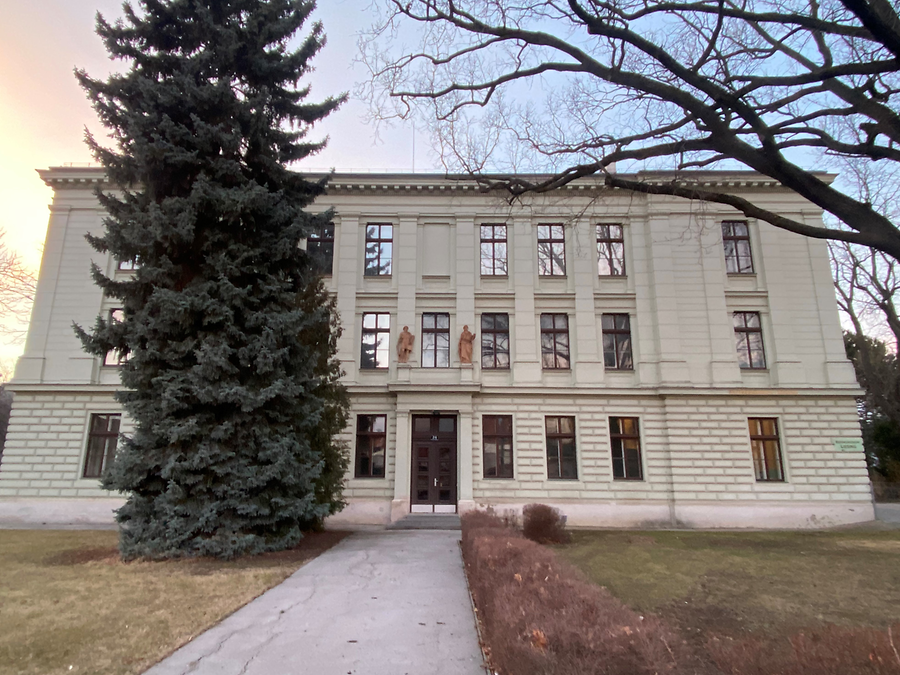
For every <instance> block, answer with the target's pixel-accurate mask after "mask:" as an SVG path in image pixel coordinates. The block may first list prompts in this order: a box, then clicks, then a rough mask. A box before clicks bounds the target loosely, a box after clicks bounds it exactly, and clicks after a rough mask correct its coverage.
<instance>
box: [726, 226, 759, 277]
mask: <svg viewBox="0 0 900 675" xmlns="http://www.w3.org/2000/svg"><path fill="white" fill-rule="evenodd" d="M735 226H742V227H743V228H744V229H745V230H746V234H735V233H734V228H735ZM726 228H728V231H727V232H726ZM729 242H731V244H732V249H731V250H732V254H731V255H729V253H728V243H729ZM742 242H746V253H745V254H742V253H741V243H742ZM722 250H723V252H724V253H725V272H726V273H727V274H756V269H755V267H754V264H753V245H752V243H751V242H750V223H749V222H748V221H746V220H723V221H722ZM742 260H746V261H747V262H748V263H749V269H743V268H742V263H741V261H742ZM730 264H733V266H734V267H735V269H734V270H731V269H729V265H730Z"/></svg>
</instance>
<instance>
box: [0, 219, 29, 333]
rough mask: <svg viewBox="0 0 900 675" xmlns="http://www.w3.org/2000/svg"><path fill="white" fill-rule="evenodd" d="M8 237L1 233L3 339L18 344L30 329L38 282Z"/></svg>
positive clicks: (0, 320) (0, 321) (0, 325)
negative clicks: (7, 239) (8, 240)
mask: <svg viewBox="0 0 900 675" xmlns="http://www.w3.org/2000/svg"><path fill="white" fill-rule="evenodd" d="M5 237H6V232H4V231H3V230H0V335H2V336H4V337H6V338H7V339H11V340H13V341H18V340H21V339H23V338H24V337H25V332H26V330H27V328H28V319H29V318H30V316H31V305H32V303H33V302H34V290H35V286H36V284H37V279H36V278H35V275H34V272H32V271H31V269H30V268H29V267H28V266H27V265H26V264H25V261H24V260H23V259H22V256H21V255H20V254H19V253H18V252H17V251H15V250H13V249H11V248H10V247H9V246H8V245H7V243H6V242H5V241H4V239H5Z"/></svg>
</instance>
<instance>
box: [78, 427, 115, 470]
mask: <svg viewBox="0 0 900 675" xmlns="http://www.w3.org/2000/svg"><path fill="white" fill-rule="evenodd" d="M121 423H122V416H121V415H116V414H110V415H106V414H92V415H91V419H90V421H89V426H88V440H87V452H85V456H84V472H83V473H82V474H81V475H82V476H83V477H84V478H100V477H101V476H102V475H103V474H104V473H105V472H106V470H107V469H108V468H109V465H110V464H112V462H113V460H114V459H115V457H116V445H117V444H118V442H119V426H120V425H121Z"/></svg>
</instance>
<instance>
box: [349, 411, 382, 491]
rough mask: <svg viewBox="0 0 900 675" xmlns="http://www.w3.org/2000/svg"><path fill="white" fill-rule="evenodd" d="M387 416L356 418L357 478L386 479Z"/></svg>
mask: <svg viewBox="0 0 900 675" xmlns="http://www.w3.org/2000/svg"><path fill="white" fill-rule="evenodd" d="M386 446H387V415H357V416H356V472H355V476H356V477H357V478H384V456H385V448H386Z"/></svg>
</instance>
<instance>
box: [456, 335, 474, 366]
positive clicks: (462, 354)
mask: <svg viewBox="0 0 900 675" xmlns="http://www.w3.org/2000/svg"><path fill="white" fill-rule="evenodd" d="M474 342H475V333H471V332H469V327H468V326H463V330H462V334H461V335H460V336H459V362H460V363H472V344H473V343H474Z"/></svg>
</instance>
